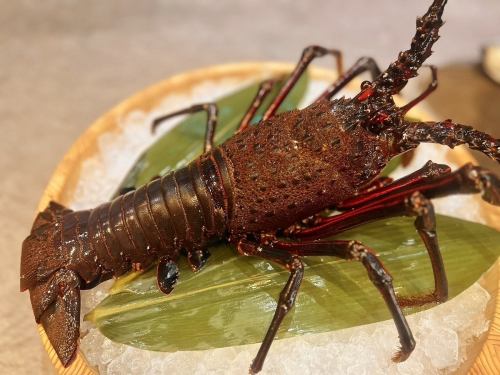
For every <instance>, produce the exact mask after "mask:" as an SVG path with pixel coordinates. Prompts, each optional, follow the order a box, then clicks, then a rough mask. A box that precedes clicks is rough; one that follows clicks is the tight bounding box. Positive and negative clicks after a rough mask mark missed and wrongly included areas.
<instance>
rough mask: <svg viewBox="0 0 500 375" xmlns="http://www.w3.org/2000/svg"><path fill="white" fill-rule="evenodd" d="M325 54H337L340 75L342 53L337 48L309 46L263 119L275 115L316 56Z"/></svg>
mask: <svg viewBox="0 0 500 375" xmlns="http://www.w3.org/2000/svg"><path fill="white" fill-rule="evenodd" d="M325 55H333V56H335V59H336V61H337V72H338V74H339V76H340V75H341V74H342V53H341V52H340V51H338V50H336V49H328V48H324V47H321V46H309V47H306V48H305V49H304V51H303V52H302V56H301V58H300V60H299V63H298V64H297V66H296V67H295V69H294V70H293V72H292V74H291V75H290V77H289V78H288V80H287V81H286V82H285V84H284V85H283V87H282V88H281V90H280V92H279V93H278V95H277V96H276V98H275V99H274V101H273V102H272V103H271V105H270V106H269V108H268V109H267V111H266V112H265V113H264V116H263V118H262V119H263V120H267V119H269V118H270V117H272V116H274V115H275V113H276V111H277V110H278V108H279V106H280V105H281V103H283V100H285V98H286V96H287V95H288V93H289V92H290V91H291V90H292V88H293V87H294V86H295V84H296V83H297V81H298V80H299V78H300V77H301V76H302V74H304V72H305V71H306V69H307V67H308V66H309V64H310V63H311V62H312V61H313V60H314V59H315V58H316V57H323V56H325Z"/></svg>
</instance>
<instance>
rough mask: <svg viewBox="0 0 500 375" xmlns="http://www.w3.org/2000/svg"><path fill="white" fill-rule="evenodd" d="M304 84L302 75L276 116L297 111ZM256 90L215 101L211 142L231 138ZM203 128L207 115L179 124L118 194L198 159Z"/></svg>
mask: <svg viewBox="0 0 500 375" xmlns="http://www.w3.org/2000/svg"><path fill="white" fill-rule="evenodd" d="M307 82H308V75H307V74H305V75H303V77H302V78H301V79H300V80H299V82H297V85H296V86H295V87H294V88H293V90H292V91H291V92H290V94H289V95H288V96H287V98H286V99H285V101H284V102H283V104H282V105H281V106H280V110H279V112H283V111H289V110H291V109H294V108H297V106H298V104H299V102H300V100H301V99H302V97H303V95H304V93H305V90H306V88H307ZM283 83H284V79H280V80H278V82H277V83H276V85H275V86H274V88H273V90H272V91H271V92H270V93H269V95H268V96H267V98H266V100H265V101H264V102H263V105H262V106H261V109H260V110H259V111H258V112H257V114H256V115H255V118H254V119H253V121H252V123H256V122H258V121H259V120H260V119H261V118H262V115H263V112H264V110H265V109H266V108H267V106H268V105H269V104H270V102H271V101H272V99H273V98H274V97H276V95H277V93H278V91H279V89H280V88H281V87H282V86H283ZM258 87H259V84H258V83H257V84H253V85H250V86H248V87H245V88H243V89H241V90H239V91H237V92H235V93H233V94H231V95H228V96H225V97H223V98H221V99H219V100H217V101H216V103H217V105H218V108H219V122H218V125H217V129H216V132H215V138H214V141H215V143H216V144H220V143H222V142H224V141H225V140H226V139H228V138H229V137H231V135H233V134H234V131H235V130H236V128H237V126H238V125H239V122H240V121H241V119H242V118H243V115H244V114H245V112H246V110H247V108H248V106H249V105H250V103H251V101H252V99H253V97H254V96H255V94H256V92H257V89H258ZM205 124H206V114H204V113H197V114H194V115H191V116H189V117H188V118H186V119H185V120H183V121H181V122H179V124H177V125H176V126H175V127H174V128H172V129H171V130H170V131H168V132H167V133H165V134H164V135H163V136H162V137H161V138H159V139H158V140H157V141H156V142H155V143H154V144H153V145H152V146H151V147H149V148H148V149H147V150H146V151H145V152H144V153H143V154H142V155H141V156H140V157H139V158H138V160H137V161H136V163H135V164H134V166H133V167H132V168H131V170H130V172H129V173H128V174H127V176H126V177H125V178H124V180H123V182H122V183H121V184H120V186H119V188H118V190H117V191H118V192H119V191H120V190H121V189H123V188H130V187H138V186H141V185H143V184H145V183H147V182H149V181H150V180H151V179H152V178H153V177H155V176H158V175H164V174H166V173H168V172H170V171H171V170H174V169H177V168H179V167H181V166H183V165H186V164H187V163H189V162H190V161H191V160H193V159H194V158H196V157H197V156H198V155H200V154H201V152H202V150H203V139H204V136H205V128H206V126H205Z"/></svg>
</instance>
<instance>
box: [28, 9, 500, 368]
mask: <svg viewBox="0 0 500 375" xmlns="http://www.w3.org/2000/svg"><path fill="white" fill-rule="evenodd" d="M445 4H446V0H434V2H433V3H432V5H431V6H430V8H429V9H428V11H427V13H425V15H424V16H422V17H420V18H418V20H417V31H416V34H415V36H414V38H413V40H412V43H411V47H410V48H409V49H408V50H406V51H404V52H401V53H400V54H399V56H398V58H397V60H396V61H395V62H393V63H392V64H391V65H390V66H389V67H388V68H387V70H385V71H384V72H381V71H380V69H379V68H378V66H377V64H376V63H375V61H374V60H373V59H372V58H366V57H363V58H361V59H359V60H358V61H357V62H356V63H355V64H354V65H353V66H352V67H351V68H350V69H348V70H347V71H345V72H342V56H341V54H340V52H339V51H337V50H331V49H326V48H323V47H320V46H310V47H307V48H306V49H305V50H304V52H303V54H302V56H301V59H300V61H299V63H298V65H297V66H296V68H295V70H294V71H293V72H292V73H291V75H290V77H289V78H288V80H287V81H286V83H285V85H284V86H283V87H282V89H281V90H280V92H279V94H278V96H277V97H276V98H275V99H274V101H273V103H272V104H271V105H270V106H269V108H267V110H266V112H265V114H264V116H263V119H262V121H260V123H258V124H257V125H256V126H252V127H250V126H249V124H250V121H251V119H252V118H253V116H254V114H255V113H256V111H257V109H258V108H259V107H260V106H261V103H262V102H263V100H264V98H265V97H266V95H267V94H268V93H269V92H270V90H271V88H272V86H273V81H272V80H270V81H266V82H263V83H262V84H261V86H260V89H259V90H258V93H257V95H256V96H255V98H254V100H253V102H252V103H251V105H250V107H249V109H248V111H247V113H246V115H245V116H244V118H243V120H242V121H241V124H240V126H239V128H238V131H237V132H236V134H235V135H234V136H233V137H232V138H230V139H229V140H228V141H226V142H225V143H224V144H222V145H220V146H217V147H214V146H213V135H214V132H215V129H216V125H217V108H216V106H215V105H214V104H211V103H207V104H199V105H194V106H192V107H190V108H187V109H184V110H181V111H178V112H176V113H173V114H169V115H167V116H164V117H162V118H159V119H157V120H156V121H155V122H154V124H153V129H154V128H156V127H157V126H158V125H159V124H160V123H161V122H162V121H164V120H165V119H167V118H170V117H172V116H175V115H180V114H186V113H194V112H197V111H206V112H207V117H208V121H207V131H206V137H205V143H204V153H203V154H202V155H201V156H200V157H198V158H197V159H195V160H194V161H192V162H191V163H190V164H189V165H187V166H186V167H183V168H180V169H178V170H176V171H173V172H171V173H169V174H167V175H165V176H163V177H159V178H156V179H154V180H152V181H151V182H149V183H148V184H146V185H144V186H142V187H140V188H138V189H137V190H134V191H129V192H127V193H125V194H123V195H120V196H118V197H117V198H116V199H114V200H113V201H111V202H107V203H104V204H102V205H100V206H98V207H96V208H94V209H90V210H84V211H72V210H70V209H68V208H65V207H63V206H61V205H59V204H57V203H55V202H51V203H50V204H49V206H48V207H47V208H46V209H45V210H44V211H43V212H41V213H39V214H38V216H37V217H36V219H35V221H34V224H33V228H32V230H31V233H30V235H29V236H28V237H27V238H26V240H25V241H24V243H23V249H22V259H21V290H22V291H24V290H27V289H28V290H29V291H30V298H31V303H32V306H33V312H34V315H35V319H36V321H37V322H38V323H41V324H42V325H43V327H44V329H45V331H46V332H47V335H48V337H49V339H50V342H51V343H52V345H53V346H54V348H55V350H56V352H57V354H58V356H59V358H60V360H61V362H62V363H63V365H64V366H68V365H69V363H70V362H71V360H72V358H73V357H74V355H75V352H76V350H77V343H78V337H79V323H80V290H81V289H88V288H92V287H94V286H95V285H97V284H98V283H100V282H102V281H103V280H106V279H109V278H111V277H115V276H119V275H121V274H123V273H125V272H127V271H129V270H131V269H144V268H147V267H149V266H150V265H152V264H153V263H154V262H155V261H157V262H158V263H157V270H158V286H159V288H160V289H161V290H162V291H163V292H164V293H166V294H168V293H170V292H171V291H172V289H173V288H174V285H175V282H176V280H177V278H178V268H177V265H176V264H177V260H178V259H179V257H180V256H181V255H183V254H186V255H187V259H188V261H189V264H190V265H191V267H192V269H193V271H198V270H199V269H200V268H202V266H203V265H204V263H205V262H206V261H207V258H208V257H209V252H208V250H207V246H208V245H209V244H210V243H212V242H214V241H219V240H226V241H228V242H230V243H232V244H234V245H235V246H236V248H237V251H238V252H239V253H240V254H242V255H247V256H256V257H262V258H265V259H267V260H270V261H273V262H276V263H277V264H279V265H281V266H283V267H284V268H286V269H288V270H289V271H290V276H289V279H288V281H287V283H286V285H285V287H284V289H283V291H282V292H281V294H280V296H279V300H278V305H277V309H276V312H275V315H274V317H273V319H272V321H271V324H270V326H269V328H268V330H267V334H266V335H265V338H264V340H263V343H262V345H261V347H260V349H259V351H258V353H257V356H256V357H255V359H254V361H253V362H252V364H251V367H250V372H251V373H256V372H258V371H260V370H261V368H262V366H263V363H264V360H265V358H266V355H267V353H268V350H269V348H270V346H271V343H272V341H273V338H274V337H275V335H276V333H277V331H278V328H279V326H280V323H281V322H282V320H283V318H284V317H285V315H286V314H287V312H288V311H290V309H291V308H292V307H293V305H294V302H295V299H296V296H297V293H298V290H299V287H300V284H301V281H302V278H303V273H304V266H303V263H302V260H301V258H302V257H304V256H334V257H339V258H342V259H347V260H357V261H360V262H361V263H362V265H363V266H364V267H365V268H366V270H367V273H368V276H369V278H370V279H371V280H372V282H373V283H374V285H375V286H376V287H377V288H378V290H379V291H380V293H381V294H382V297H383V298H384V301H385V302H386V304H387V306H388V308H389V310H390V312H391V314H392V317H393V319H394V321H395V324H396V328H397V330H398V333H399V340H400V345H401V348H400V349H399V350H398V352H397V353H396V354H395V355H394V357H393V360H394V361H404V360H405V359H406V358H408V356H409V355H410V353H411V352H412V350H413V349H414V347H415V340H414V338H413V336H412V333H411V330H410V328H409V326H408V324H407V322H406V320H405V317H404V315H403V313H402V310H401V308H402V307H407V306H416V305H422V304H425V303H430V302H437V303H439V302H443V301H445V300H446V299H447V296H448V286H447V280H446V274H445V270H444V266H443V261H442V258H441V255H440V250H439V245H438V238H437V234H436V225H435V215H434V210H433V205H432V203H431V201H430V199H432V198H434V197H440V196H445V195H449V194H469V193H481V194H482V197H483V199H484V200H485V201H487V202H489V203H491V204H494V205H500V180H499V179H498V178H497V177H496V176H495V175H494V174H492V173H491V172H489V171H487V170H485V169H483V168H481V167H476V166H472V165H470V164H467V165H465V166H463V167H461V168H459V169H458V170H456V171H454V172H452V171H451V170H450V168H449V167H448V166H446V165H440V164H435V163H432V162H428V163H427V164H426V165H425V166H423V168H421V169H420V170H417V171H416V172H414V173H412V174H410V175H409V176H407V177H404V178H402V179H400V180H397V181H392V180H390V179H387V178H380V177H378V175H379V174H380V172H381V170H382V169H383V168H384V166H385V165H386V164H387V163H388V161H389V160H390V159H391V158H393V157H394V156H396V155H399V154H401V153H404V152H406V151H408V150H411V149H413V148H415V147H416V146H417V145H418V144H419V143H421V142H432V143H439V144H443V145H447V146H449V147H454V146H456V145H461V144H467V145H468V146H469V147H470V148H471V149H474V150H478V151H481V152H483V153H485V154H486V155H488V156H490V157H491V158H493V159H494V160H496V161H497V162H499V161H500V141H499V140H498V139H494V138H492V137H491V136H489V135H487V134H484V133H482V132H479V131H476V130H474V129H472V128H471V127H469V126H465V125H460V124H457V123H454V122H453V121H451V120H445V121H440V122H412V121H408V120H406V119H405V117H404V115H405V114H406V112H407V111H408V110H409V109H410V108H412V107H413V106H414V105H416V104H417V103H418V102H420V101H421V100H423V99H424V98H425V97H426V96H427V95H429V94H430V93H431V92H432V91H433V90H434V89H435V88H436V86H437V73H436V69H435V68H434V67H430V69H431V71H432V83H431V84H430V85H429V87H428V88H427V89H426V90H425V91H424V92H423V93H422V94H421V95H419V96H418V97H417V98H415V99H414V100H412V101H410V102H409V103H408V104H406V105H404V106H402V107H398V106H396V104H395V102H394V100H393V97H392V96H393V95H395V94H397V93H398V92H399V91H400V90H401V89H402V88H403V87H404V86H405V85H406V83H407V82H408V80H409V79H410V78H412V77H415V76H417V72H418V69H419V68H420V67H421V66H422V64H423V62H424V61H425V60H426V59H427V58H428V57H429V56H430V54H431V47H432V46H433V44H434V42H436V40H437V39H438V30H439V28H440V27H441V25H442V24H443V22H442V19H441V16H442V13H443V9H444V6H445ZM325 55H332V56H334V57H335V58H336V60H337V68H338V70H339V78H338V80H337V81H336V82H334V83H333V84H332V85H330V86H329V87H328V88H327V89H326V90H325V92H324V93H323V94H322V95H321V96H320V97H319V98H318V99H317V100H316V101H315V102H313V103H312V104H311V105H310V106H309V107H307V108H305V109H303V110H294V111H290V112H285V113H282V114H279V115H276V111H277V109H278V108H279V106H280V104H281V103H282V101H283V100H284V99H285V97H286V96H287V95H288V93H289V92H290V90H291V89H292V88H293V86H294V84H295V83H296V82H297V80H298V79H299V78H300V76H301V75H302V74H303V72H304V71H305V69H306V68H307V66H308V65H309V64H310V63H311V61H312V60H314V59H315V58H316V57H321V56H325ZM363 72H369V73H370V74H371V76H372V80H371V81H365V82H363V83H362V84H361V90H360V92H359V93H358V94H357V95H356V96H355V97H354V98H350V99H347V98H341V99H332V98H333V96H334V95H335V94H336V93H337V92H339V91H340V90H341V89H342V88H343V87H344V86H345V85H346V84H347V83H348V82H350V81H351V80H352V79H353V78H355V77H356V76H358V75H360V74H361V73H363ZM332 207H333V208H335V209H336V210H337V211H339V212H340V213H338V214H335V215H333V216H331V215H330V216H325V215H321V213H322V212H324V210H326V209H329V208H332ZM392 216H415V217H416V220H415V228H416V230H417V231H418V233H419V234H420V236H421V238H422V240H423V242H424V244H425V246H426V248H427V250H428V254H429V256H430V259H431V262H432V268H433V273H434V278H435V289H434V291H432V292H431V293H429V294H426V295H418V296H397V295H396V294H395V292H394V289H393V286H392V278H391V275H390V274H389V272H388V271H387V270H386V269H385V268H384V266H383V264H382V263H381V261H380V260H379V259H378V258H377V256H376V255H375V253H374V250H372V249H370V248H369V247H368V246H367V245H365V244H363V243H360V242H358V241H355V240H353V241H345V240H324V238H326V237H329V236H332V235H334V234H337V233H340V232H342V231H344V230H347V229H349V228H352V227H354V226H358V225H360V224H363V223H366V222H369V221H373V220H377V219H382V218H387V217H392Z"/></svg>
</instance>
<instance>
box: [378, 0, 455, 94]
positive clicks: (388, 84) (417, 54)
mask: <svg viewBox="0 0 500 375" xmlns="http://www.w3.org/2000/svg"><path fill="white" fill-rule="evenodd" d="M446 3H447V0H434V2H433V3H432V5H431V6H430V7H429V9H428V10H427V13H425V14H424V15H423V16H422V17H419V18H417V31H416V33H415V36H414V37H413V39H412V42H411V47H410V49H408V50H406V51H403V52H400V54H399V56H398V58H397V60H396V61H394V62H393V63H391V65H389V67H388V68H387V70H386V71H385V72H383V73H382V74H381V75H380V76H379V77H378V78H377V79H376V80H375V81H374V82H373V85H372V88H373V89H374V91H375V92H376V93H377V94H378V95H394V94H397V93H398V92H400V91H401V90H402V89H403V87H405V85H406V83H407V82H408V80H409V79H410V78H413V77H416V76H417V71H418V69H419V68H420V67H421V66H422V64H423V63H424V61H425V60H426V59H427V58H428V57H429V56H430V55H431V53H432V50H431V48H432V46H433V45H434V43H435V42H436V41H437V40H438V39H439V35H438V32H439V29H440V27H441V26H442V25H443V20H442V19H441V16H442V14H443V10H444V6H445V5H446Z"/></svg>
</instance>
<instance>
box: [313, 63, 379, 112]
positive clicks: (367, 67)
mask: <svg viewBox="0 0 500 375" xmlns="http://www.w3.org/2000/svg"><path fill="white" fill-rule="evenodd" d="M366 71H368V72H369V73H370V75H371V78H372V80H374V79H375V78H377V77H378V76H379V75H380V73H381V71H380V68H379V66H378V65H377V63H376V62H375V60H374V59H373V58H371V57H361V58H360V59H358V61H356V62H355V63H354V65H353V66H352V67H351V68H349V69H348V70H347V71H346V72H345V73H344V74H342V75H341V76H340V77H339V78H338V79H337V80H336V81H335V82H333V83H332V84H331V85H330V86H328V87H327V88H326V90H325V91H324V92H323V93H322V94H321V95H320V96H319V97H318V98H317V99H316V102H317V101H320V100H323V99H327V100H330V99H331V98H332V97H333V96H334V95H335V94H337V93H338V92H339V91H340V90H342V89H343V88H344V87H345V86H346V85H347V84H348V83H349V82H351V81H352V80H353V79H354V78H356V77H357V76H359V75H360V74H362V73H364V72H366Z"/></svg>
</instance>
